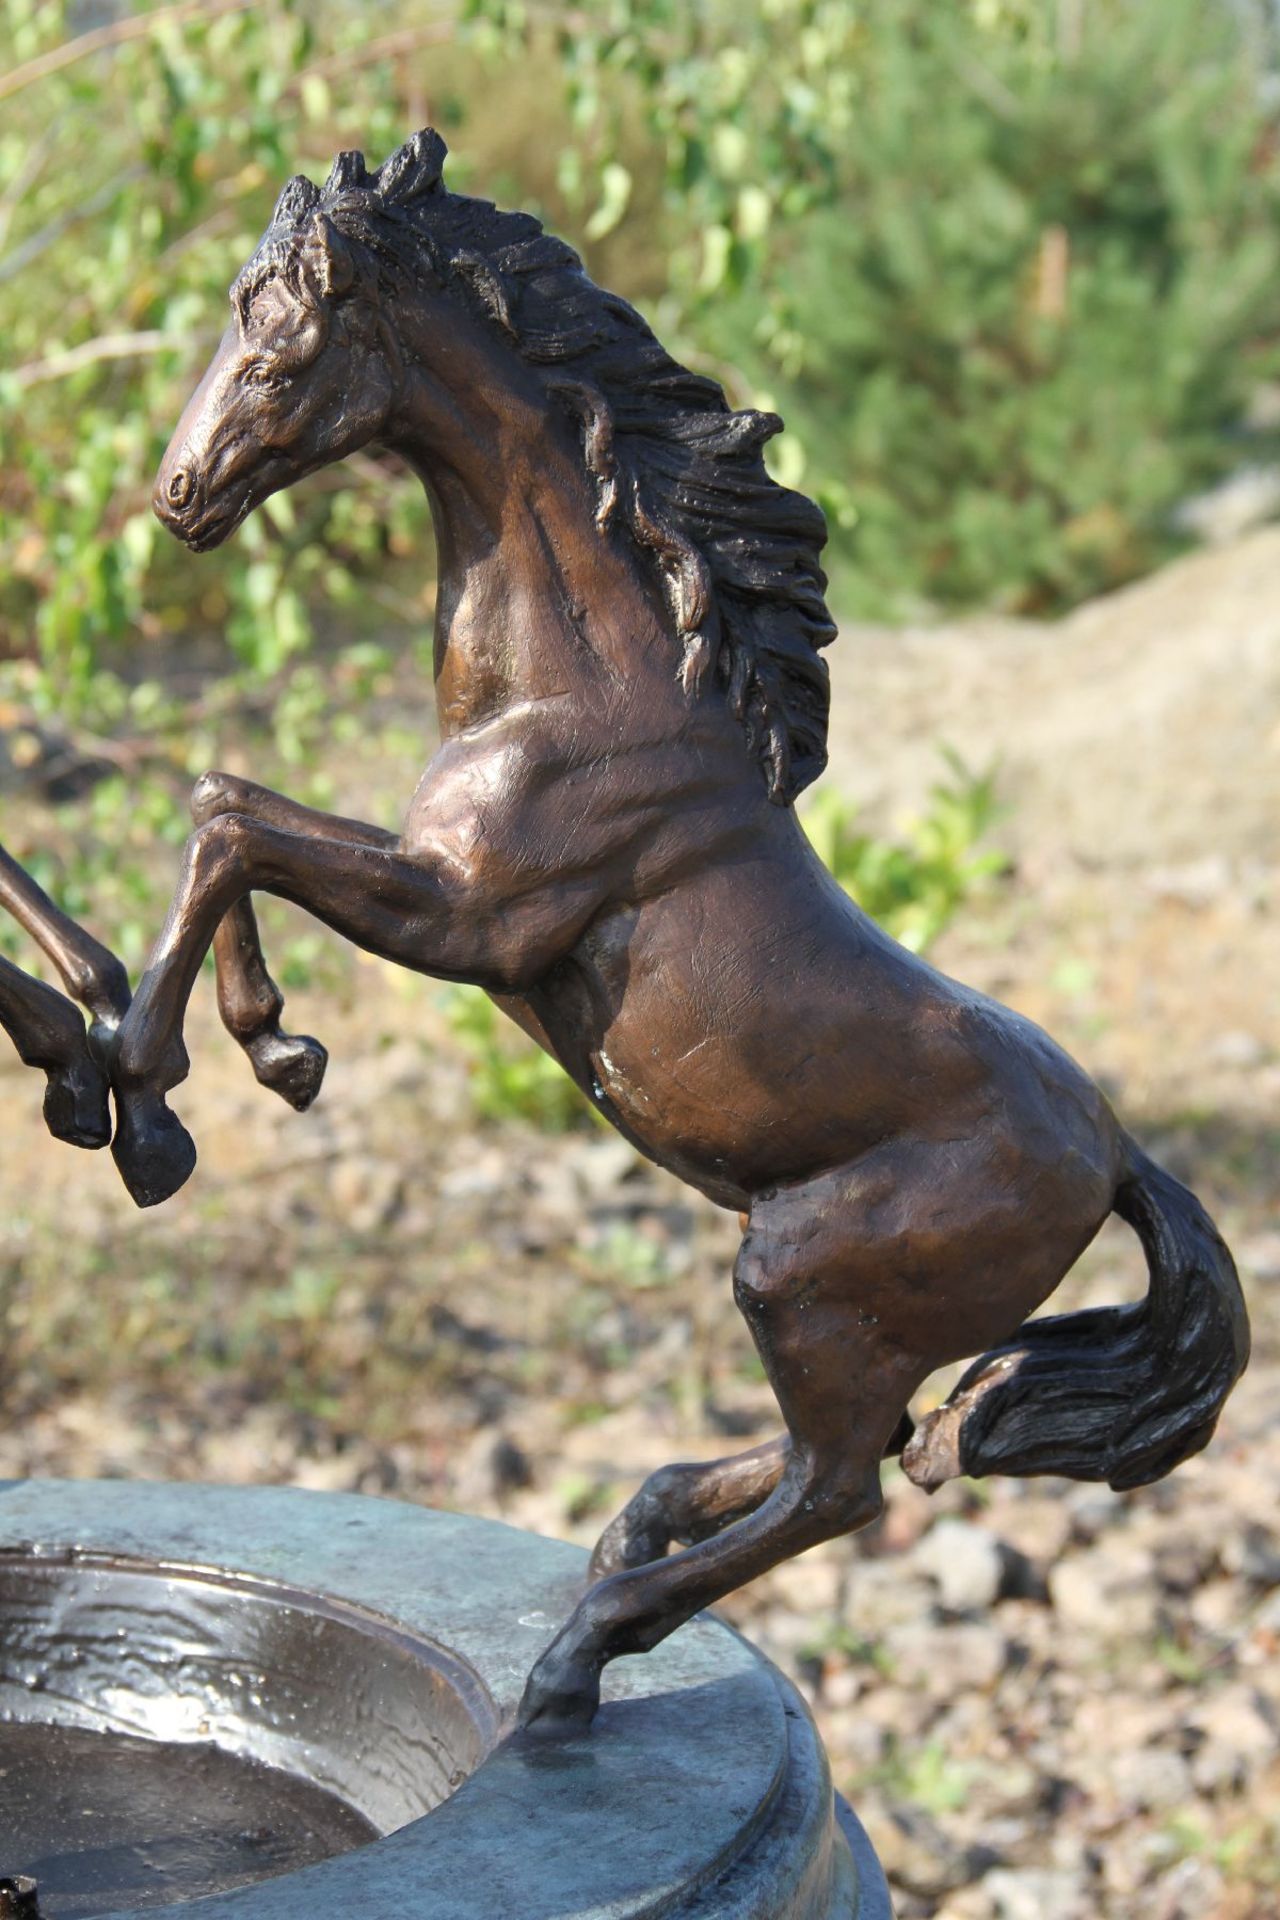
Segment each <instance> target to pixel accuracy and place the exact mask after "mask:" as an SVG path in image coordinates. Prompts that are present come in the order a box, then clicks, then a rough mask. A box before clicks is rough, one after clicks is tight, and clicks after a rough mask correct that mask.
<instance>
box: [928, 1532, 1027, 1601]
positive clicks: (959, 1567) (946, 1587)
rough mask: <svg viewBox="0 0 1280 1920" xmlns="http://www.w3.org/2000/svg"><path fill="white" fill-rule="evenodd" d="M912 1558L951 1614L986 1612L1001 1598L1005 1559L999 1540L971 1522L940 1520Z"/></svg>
mask: <svg viewBox="0 0 1280 1920" xmlns="http://www.w3.org/2000/svg"><path fill="white" fill-rule="evenodd" d="M912 1558H913V1559H914V1561H915V1563H916V1565H917V1566H918V1567H919V1568H920V1570H921V1572H923V1573H926V1574H928V1576H929V1578H930V1579H931V1580H933V1581H934V1582H935V1583H936V1585H937V1588H938V1598H939V1600H940V1601H941V1602H942V1605H943V1606H944V1607H945V1608H946V1610H947V1612H948V1613H985V1612H986V1611H987V1610H988V1609H989V1608H991V1607H993V1606H994V1605H995V1603H996V1601H997V1600H998V1599H999V1597H1000V1592H1001V1588H1002V1586H1003V1583H1004V1574H1005V1558H1004V1553H1003V1550H1002V1548H1001V1544H1000V1542H999V1540H997V1539H996V1538H995V1536H994V1535H993V1534H991V1533H988V1531H987V1529H986V1528H985V1527H979V1526H975V1525H974V1524H973V1522H972V1521H969V1520H939V1522H938V1524H937V1525H936V1526H935V1527H931V1528H930V1530H929V1532H928V1533H926V1534H925V1536H924V1538H923V1539H922V1540H921V1542H920V1544H919V1546H917V1548H916V1550H915V1552H914V1554H913V1556H912Z"/></svg>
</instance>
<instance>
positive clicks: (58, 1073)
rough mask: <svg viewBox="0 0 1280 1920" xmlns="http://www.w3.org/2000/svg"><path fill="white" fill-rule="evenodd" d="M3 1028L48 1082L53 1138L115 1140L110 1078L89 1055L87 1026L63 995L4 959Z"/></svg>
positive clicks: (0, 965) (80, 1142)
mask: <svg viewBox="0 0 1280 1920" xmlns="http://www.w3.org/2000/svg"><path fill="white" fill-rule="evenodd" d="M0 1027H3V1028H4V1030H5V1032H6V1033H7V1034H8V1035H9V1038H10V1039H11V1040H12V1041H13V1043H14V1045H15V1047H16V1048H17V1049H18V1057H19V1059H21V1060H22V1062H23V1064H24V1065H25V1066H28V1067H42V1068H43V1069H44V1072H45V1074H46V1075H47V1077H48V1083H49V1084H48V1087H47V1089H46V1091H45V1096H44V1117H45V1124H46V1125H47V1127H48V1129H49V1131H50V1133H52V1134H53V1135H54V1137H55V1138H56V1139H58V1140H69V1141H70V1142H71V1144H72V1146H75V1147H105V1146H106V1144H107V1142H108V1140H110V1138H111V1109H110V1106H109V1104H108V1100H107V1076H106V1074H105V1073H104V1072H103V1071H102V1068H101V1067H100V1066H99V1065H98V1063H97V1061H96V1060H95V1059H94V1058H93V1056H92V1054H91V1053H90V1051H89V1036H88V1034H87V1033H86V1031H85V1024H84V1020H83V1018H82V1017H81V1015H80V1014H79V1013H78V1012H77V1011H76V1009H75V1008H74V1007H73V1006H72V1004H71V1002H70V1001H69V1000H68V999H66V998H65V996H64V995H63V994H60V993H58V992H57V991H56V990H55V989H54V988H53V987H48V986H46V985H45V983H44V981H43V980H34V979H33V978H32V977H31V975H30V974H29V973H23V971H22V969H21V968H20V967H15V966H14V965H13V963H12V961H10V960H5V959H3V958H0Z"/></svg>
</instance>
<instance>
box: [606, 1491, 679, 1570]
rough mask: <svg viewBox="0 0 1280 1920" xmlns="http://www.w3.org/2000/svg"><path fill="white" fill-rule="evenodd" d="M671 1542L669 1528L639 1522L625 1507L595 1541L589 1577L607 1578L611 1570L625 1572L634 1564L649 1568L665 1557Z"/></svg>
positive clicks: (628, 1508) (629, 1509)
mask: <svg viewBox="0 0 1280 1920" xmlns="http://www.w3.org/2000/svg"><path fill="white" fill-rule="evenodd" d="M670 1544H671V1535H670V1533H669V1531H667V1530H665V1529H664V1528H662V1527H661V1526H657V1527H655V1526H653V1525H652V1524H650V1525H649V1526H648V1527H646V1526H644V1525H643V1523H637V1521H636V1517H635V1515H634V1514H633V1513H632V1511H631V1508H630V1507H624V1508H623V1510H622V1512H621V1513H619V1514H617V1515H616V1516H615V1517H614V1518H613V1519H612V1520H611V1521H610V1522H609V1524H608V1526H607V1527H606V1528H605V1530H604V1532H603V1533H602V1534H601V1535H600V1538H599V1539H598V1540H597V1541H596V1544H595V1551H594V1553H593V1554H592V1555H591V1566H590V1569H589V1578H590V1579H591V1580H592V1581H593V1582H594V1581H597V1580H607V1579H608V1578H609V1576H610V1574H612V1573H626V1572H627V1571H628V1570H629V1569H630V1568H633V1567H647V1566H649V1565H650V1563H651V1562H652V1561H654V1560H661V1559H663V1558H664V1557H665V1555H666V1552H667V1548H668V1547H669V1546H670Z"/></svg>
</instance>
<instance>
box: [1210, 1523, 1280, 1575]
mask: <svg viewBox="0 0 1280 1920" xmlns="http://www.w3.org/2000/svg"><path fill="white" fill-rule="evenodd" d="M1222 1565H1223V1568H1224V1570H1225V1571H1226V1572H1227V1573H1233V1574H1235V1575H1236V1576H1237V1578H1238V1579H1241V1580H1248V1581H1249V1582H1250V1583H1251V1584H1252V1585H1253V1586H1255V1587H1267V1588H1270V1587H1280V1540H1277V1539H1276V1536H1275V1534H1274V1533H1272V1532H1271V1530H1270V1528H1268V1527H1264V1526H1260V1525H1259V1524H1258V1523H1257V1522H1256V1521H1254V1522H1252V1523H1250V1524H1249V1525H1246V1526H1243V1527H1241V1528H1239V1530H1238V1531H1236V1532H1234V1533H1232V1534H1231V1535H1230V1536H1229V1537H1228V1539H1227V1540H1226V1541H1225V1543H1224V1545H1223V1549H1222Z"/></svg>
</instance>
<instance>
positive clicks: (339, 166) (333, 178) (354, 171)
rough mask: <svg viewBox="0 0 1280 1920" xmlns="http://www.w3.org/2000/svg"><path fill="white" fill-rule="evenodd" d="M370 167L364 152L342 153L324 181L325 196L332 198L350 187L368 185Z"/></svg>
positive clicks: (327, 198) (328, 198)
mask: <svg viewBox="0 0 1280 1920" xmlns="http://www.w3.org/2000/svg"><path fill="white" fill-rule="evenodd" d="M368 184H369V173H368V169H367V168H366V166H365V164H364V155H363V154H362V153H340V154H339V155H338V157H337V159H336V160H335V161H334V163H333V165H332V167H330V169H329V178H328V179H327V180H326V181H325V183H324V197H325V199H326V200H332V199H335V198H336V197H337V195H338V194H340V193H345V192H346V191H347V189H348V187H367V186H368Z"/></svg>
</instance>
